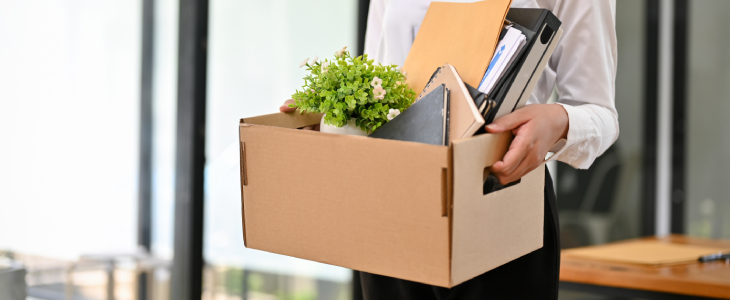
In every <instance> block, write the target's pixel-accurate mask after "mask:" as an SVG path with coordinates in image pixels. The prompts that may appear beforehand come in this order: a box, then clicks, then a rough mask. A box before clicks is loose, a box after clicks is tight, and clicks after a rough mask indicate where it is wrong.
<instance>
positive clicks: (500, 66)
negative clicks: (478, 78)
mask: <svg viewBox="0 0 730 300" xmlns="http://www.w3.org/2000/svg"><path fill="white" fill-rule="evenodd" d="M504 31H505V32H506V34H505V35H504V37H503V38H502V39H501V40H500V41H499V44H497V50H496V51H495V52H494V56H492V61H491V62H490V63H489V67H487V72H486V73H485V74H484V77H483V78H482V82H481V83H480V84H479V88H478V89H479V91H480V92H482V93H485V94H489V93H491V92H492V90H493V89H494V86H495V85H496V84H497V81H498V80H499V79H500V78H502V76H504V74H505V72H506V71H507V67H508V66H510V65H512V63H513V62H514V61H515V58H516V57H517V56H518V54H519V53H520V51H521V50H522V48H523V47H524V46H525V42H526V41H527V38H526V37H525V35H524V34H522V32H521V31H519V30H517V29H515V28H513V27H512V25H507V26H505V28H504Z"/></svg>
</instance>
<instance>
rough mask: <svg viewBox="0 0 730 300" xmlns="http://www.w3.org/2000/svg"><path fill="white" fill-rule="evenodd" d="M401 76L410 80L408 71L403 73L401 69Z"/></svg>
mask: <svg viewBox="0 0 730 300" xmlns="http://www.w3.org/2000/svg"><path fill="white" fill-rule="evenodd" d="M400 72H401V74H403V77H405V78H406V79H408V73H407V72H406V71H403V69H400Z"/></svg>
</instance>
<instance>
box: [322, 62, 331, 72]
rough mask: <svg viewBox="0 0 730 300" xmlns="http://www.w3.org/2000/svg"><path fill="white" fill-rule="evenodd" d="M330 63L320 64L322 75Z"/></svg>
mask: <svg viewBox="0 0 730 300" xmlns="http://www.w3.org/2000/svg"><path fill="white" fill-rule="evenodd" d="M329 66H330V63H329V62H327V61H326V60H325V61H323V62H322V65H321V66H320V67H321V68H322V73H324V72H327V68H329Z"/></svg>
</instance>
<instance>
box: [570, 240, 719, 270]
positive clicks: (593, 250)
mask: <svg viewBox="0 0 730 300" xmlns="http://www.w3.org/2000/svg"><path fill="white" fill-rule="evenodd" d="M727 250H729V249H722V248H714V247H703V246H695V245H684V244H671V243H666V242H661V241H636V242H627V243H617V244H609V245H602V246H595V247H585V248H578V249H568V250H563V255H566V256H573V257H581V258H589V259H597V260H607V261H615V262H623V263H631V264H641V265H669V264H681V263H692V262H697V259H699V258H700V256H704V255H708V254H712V253H717V252H721V251H727Z"/></svg>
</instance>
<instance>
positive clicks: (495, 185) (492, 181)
mask: <svg viewBox="0 0 730 300" xmlns="http://www.w3.org/2000/svg"><path fill="white" fill-rule="evenodd" d="M520 181H522V179H521V178H520V179H517V180H515V181H513V182H510V183H508V184H506V185H502V184H501V183H499V179H497V177H495V176H494V175H492V172H490V171H489V167H486V168H484V172H483V173H482V182H483V184H482V193H483V194H484V195H486V194H489V193H492V192H496V191H499V190H501V189H505V188H508V187H511V186H515V185H517V184H519V183H520Z"/></svg>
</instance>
